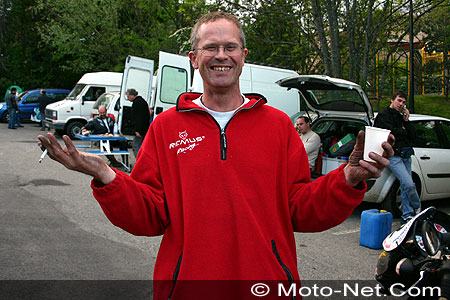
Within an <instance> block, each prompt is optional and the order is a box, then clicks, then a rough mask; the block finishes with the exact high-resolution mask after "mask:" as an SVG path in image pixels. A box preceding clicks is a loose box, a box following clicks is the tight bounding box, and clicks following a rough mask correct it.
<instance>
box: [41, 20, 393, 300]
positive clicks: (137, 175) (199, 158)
mask: <svg viewBox="0 0 450 300" xmlns="http://www.w3.org/2000/svg"><path fill="white" fill-rule="evenodd" d="M191 46H192V51H190V53H189V58H190V60H191V63H192V66H193V67H194V68H195V69H199V71H200V74H201V76H202V78H203V85H204V93H203V94H196V93H185V94H182V95H181V96H180V97H179V99H178V104H177V107H176V108H172V109H170V110H168V111H166V112H164V113H162V114H160V115H159V116H158V118H156V119H155V120H154V121H153V123H152V125H151V126H150V128H149V130H148V133H147V136H146V138H145V139H144V142H143V144H142V148H141V150H140V151H141V152H140V154H139V157H138V160H137V162H136V166H135V168H134V169H133V171H132V173H131V175H130V176H128V175H126V174H125V173H123V172H119V171H117V170H115V169H112V168H109V167H108V166H107V165H106V164H105V163H104V161H103V160H102V159H100V158H98V157H96V156H93V155H88V154H86V153H79V152H78V151H77V150H76V149H75V148H74V146H73V144H72V142H71V141H70V139H69V138H68V137H63V139H64V142H65V143H66V146H67V148H66V149H62V148H61V146H60V145H59V143H58V142H57V140H56V139H55V137H54V136H53V135H52V134H51V133H49V134H47V137H44V136H39V137H38V138H39V141H40V144H41V147H42V148H43V149H48V154H49V156H50V157H51V158H52V159H55V160H57V161H59V162H60V163H62V164H63V165H65V166H66V167H67V168H69V169H72V170H77V171H80V172H83V173H86V174H89V175H92V176H93V177H94V178H93V180H92V184H91V186H92V189H93V193H94V196H95V198H96V199H97V200H98V202H99V203H100V205H101V207H102V209H103V211H104V212H105V214H106V216H107V217H108V218H109V220H110V221H111V222H112V223H113V224H115V225H117V226H119V227H121V228H123V229H124V230H126V231H128V232H130V233H132V234H135V235H146V236H154V235H161V234H164V237H163V240H162V242H161V246H160V250H159V253H158V258H157V261H156V265H155V270H154V279H155V281H154V299H175V300H176V299H246V298H251V296H252V294H251V293H250V287H251V284H250V283H256V282H260V281H264V282H268V284H269V285H270V284H271V283H274V282H283V283H285V284H292V283H293V282H298V281H299V275H298V270H297V256H296V246H295V238H294V231H299V232H317V231H323V230H326V229H328V228H331V227H333V226H336V225H338V224H340V223H341V222H343V221H344V220H345V219H346V218H347V217H348V216H349V215H350V214H351V213H352V211H353V209H354V208H355V207H356V206H357V205H359V203H360V202H361V201H362V198H363V196H364V193H365V191H366V184H365V180H366V179H368V178H372V177H379V176H380V174H381V172H382V170H383V169H384V168H385V167H386V166H388V164H389V159H388V158H389V157H391V156H392V154H393V150H392V147H391V145H390V144H389V143H387V142H384V143H383V148H384V150H385V153H384V154H383V156H380V155H377V154H375V153H371V154H370V157H371V158H372V159H374V160H375V161H376V162H375V163H368V162H365V161H363V160H362V157H363V150H364V149H363V148H364V132H360V133H359V135H358V138H357V143H356V146H355V149H354V151H353V153H352V155H351V156H350V160H349V163H348V164H346V165H345V166H341V167H340V168H339V169H337V170H335V171H333V172H330V173H329V174H327V175H326V176H322V177H321V178H318V179H316V180H315V181H313V182H311V177H310V172H309V165H308V158H307V155H306V152H305V149H304V147H303V146H302V144H301V140H300V139H299V137H298V135H297V133H296V131H295V129H294V127H293V126H292V122H291V120H290V119H289V117H287V116H286V115H285V114H284V113H282V112H280V111H278V110H276V109H275V108H273V107H270V106H268V105H265V103H266V99H265V98H264V97H263V96H261V95H256V94H255V95H245V96H243V95H242V94H241V92H240V88H239V76H240V74H241V71H242V67H243V65H244V61H245V57H246V55H247V52H248V50H247V49H246V48H245V37H244V34H243V31H242V28H241V25H240V23H239V21H238V20H237V18H236V17H234V16H233V15H230V14H228V13H223V12H213V13H209V14H207V15H205V16H203V17H202V18H200V19H199V20H198V21H197V23H196V25H195V26H194V28H193V30H192V34H191ZM260 120H264V122H261V121H260ZM205 280H208V281H207V282H206V281H205ZM288 288H289V287H287V289H288ZM253 291H254V292H255V293H259V292H260V289H259V288H258V289H257V290H256V289H255V290H253ZM274 293H275V292H274ZM270 296H272V297H274V298H275V299H279V298H278V297H276V296H277V295H274V294H271V295H270ZM253 299H254V298H253ZM265 299H268V298H267V297H265ZM291 299H292V297H291Z"/></svg>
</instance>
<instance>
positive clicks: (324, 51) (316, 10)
mask: <svg viewBox="0 0 450 300" xmlns="http://www.w3.org/2000/svg"><path fill="white" fill-rule="evenodd" d="M319 5H320V4H319V3H318V0H312V1H311V6H312V11H313V17H314V27H315V28H316V31H317V35H318V36H319V43H320V57H321V58H322V61H323V64H324V66H325V74H326V75H328V76H332V73H331V60H330V53H329V50H328V42H327V37H326V35H325V31H324V25H323V16H322V12H321V10H320V6H319Z"/></svg>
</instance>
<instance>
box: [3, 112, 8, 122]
mask: <svg viewBox="0 0 450 300" xmlns="http://www.w3.org/2000/svg"><path fill="white" fill-rule="evenodd" d="M2 121H3V123H8V122H9V111H7V110H6V111H5V112H4V113H3V117H2Z"/></svg>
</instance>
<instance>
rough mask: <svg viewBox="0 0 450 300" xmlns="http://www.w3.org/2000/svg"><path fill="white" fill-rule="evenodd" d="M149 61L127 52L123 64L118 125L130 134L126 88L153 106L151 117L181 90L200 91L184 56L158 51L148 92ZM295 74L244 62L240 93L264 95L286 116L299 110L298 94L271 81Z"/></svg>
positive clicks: (197, 75) (168, 105)
mask: <svg viewBox="0 0 450 300" xmlns="http://www.w3.org/2000/svg"><path fill="white" fill-rule="evenodd" d="M153 65H154V64H153V61H152V60H147V59H142V58H138V57H132V56H129V57H128V58H127V62H126V64H125V69H124V73H123V74H124V79H123V81H122V88H121V93H120V107H121V109H120V112H119V118H118V119H119V120H118V122H119V128H120V131H121V132H122V133H123V134H124V135H133V132H132V131H133V130H132V128H133V126H132V121H131V102H129V101H127V100H126V96H125V93H126V90H127V89H129V88H134V89H136V90H137V91H138V93H139V95H141V96H142V97H143V98H144V99H145V100H146V101H148V102H149V106H150V107H151V108H152V109H153V118H155V117H157V115H159V114H160V113H162V112H163V111H165V110H167V109H169V108H171V107H173V106H175V105H176V103H177V99H178V96H179V95H180V94H181V93H184V92H191V91H192V92H203V82H202V79H201V76H200V73H199V72H198V70H195V71H194V70H193V69H192V67H191V63H190V60H189V58H188V57H187V56H181V55H177V54H171V53H166V52H160V53H159V68H158V73H157V75H156V77H157V78H156V86H154V92H153V93H152V92H151V91H152V82H153V79H152V78H153V77H152V75H153ZM295 75H298V74H297V72H295V71H293V70H287V69H280V68H274V67H268V66H260V65H254V64H247V63H246V64H245V65H244V67H243V70H242V74H241V77H240V88H241V92H242V93H258V94H261V95H263V96H265V97H266V98H267V101H268V104H269V105H271V106H273V107H275V108H278V109H280V110H281V111H283V112H285V113H286V114H287V115H289V116H290V117H293V116H294V115H296V114H298V113H299V111H300V95H299V93H298V91H297V90H295V89H293V90H288V89H286V88H282V87H280V86H279V85H278V84H276V83H275V82H276V81H278V80H280V79H283V78H286V77H290V76H295Z"/></svg>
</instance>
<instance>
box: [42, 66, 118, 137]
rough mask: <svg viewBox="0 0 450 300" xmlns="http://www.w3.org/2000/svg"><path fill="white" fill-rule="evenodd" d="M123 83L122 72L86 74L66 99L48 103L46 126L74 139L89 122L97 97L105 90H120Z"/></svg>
mask: <svg viewBox="0 0 450 300" xmlns="http://www.w3.org/2000/svg"><path fill="white" fill-rule="evenodd" d="M121 83H122V73H114V72H95V73H86V74H84V75H83V76H82V77H81V79H80V80H79V81H78V82H77V84H76V85H75V87H74V88H73V89H72V91H71V92H70V94H69V95H68V96H67V97H66V98H65V99H64V100H62V101H59V102H55V103H52V104H49V105H47V107H46V109H45V121H44V122H45V125H46V127H49V128H51V129H54V130H55V131H56V132H58V133H61V134H67V135H68V136H69V137H70V138H72V139H73V138H74V137H75V134H77V133H80V130H81V127H83V126H84V124H86V123H87V122H88V120H89V116H90V114H91V109H92V106H93V105H94V103H95V101H96V100H97V98H98V97H99V96H100V95H101V94H103V93H105V92H116V91H117V92H118V91H120V86H121Z"/></svg>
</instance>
